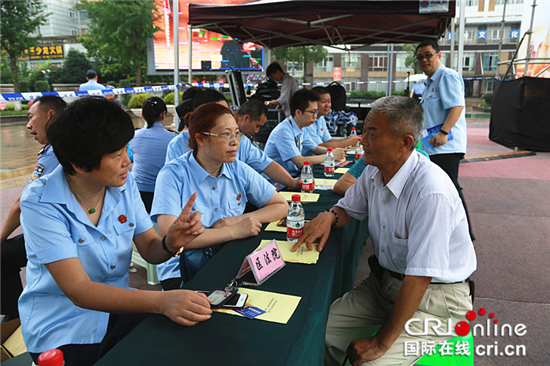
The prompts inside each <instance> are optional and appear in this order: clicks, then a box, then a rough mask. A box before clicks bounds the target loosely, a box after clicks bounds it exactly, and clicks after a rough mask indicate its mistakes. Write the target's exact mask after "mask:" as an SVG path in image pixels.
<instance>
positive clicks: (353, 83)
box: [342, 78, 361, 92]
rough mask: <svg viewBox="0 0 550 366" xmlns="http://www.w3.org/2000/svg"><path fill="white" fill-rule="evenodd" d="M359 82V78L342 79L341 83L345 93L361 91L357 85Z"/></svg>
mask: <svg viewBox="0 0 550 366" xmlns="http://www.w3.org/2000/svg"><path fill="white" fill-rule="evenodd" d="M360 81H361V80H360V79H359V78H343V79H342V83H343V84H344V88H345V89H346V91H347V92H352V91H355V90H361V85H360V84H357V83H358V82H360Z"/></svg>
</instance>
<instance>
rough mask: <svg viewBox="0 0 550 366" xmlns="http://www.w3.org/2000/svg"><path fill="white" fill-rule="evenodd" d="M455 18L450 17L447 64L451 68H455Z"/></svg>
mask: <svg viewBox="0 0 550 366" xmlns="http://www.w3.org/2000/svg"><path fill="white" fill-rule="evenodd" d="M455 33H456V30H455V19H454V18H452V19H451V62H450V64H449V66H450V67H451V69H454V68H455Z"/></svg>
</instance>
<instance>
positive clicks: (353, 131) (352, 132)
mask: <svg viewBox="0 0 550 366" xmlns="http://www.w3.org/2000/svg"><path fill="white" fill-rule="evenodd" d="M349 135H350V136H357V130H356V129H355V127H352V128H351V132H350V134H349Z"/></svg>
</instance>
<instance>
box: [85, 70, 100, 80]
mask: <svg viewBox="0 0 550 366" xmlns="http://www.w3.org/2000/svg"><path fill="white" fill-rule="evenodd" d="M86 77H87V78H88V79H94V78H96V77H97V72H95V70H92V69H90V70H88V71H86Z"/></svg>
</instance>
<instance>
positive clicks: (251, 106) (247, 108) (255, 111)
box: [237, 99, 267, 121]
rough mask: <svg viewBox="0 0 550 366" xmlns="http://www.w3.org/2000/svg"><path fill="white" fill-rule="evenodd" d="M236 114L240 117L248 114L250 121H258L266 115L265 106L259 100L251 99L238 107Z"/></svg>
mask: <svg viewBox="0 0 550 366" xmlns="http://www.w3.org/2000/svg"><path fill="white" fill-rule="evenodd" d="M237 114H238V115H239V116H241V117H242V116H244V115H245V114H248V115H249V116H250V119H251V120H252V121H259V120H260V118H262V116H263V115H265V116H267V106H266V105H265V103H264V102H262V101H261V100H258V99H251V100H248V101H246V102H245V103H244V104H243V105H242V106H241V107H240V108H239V110H238V111H237Z"/></svg>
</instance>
